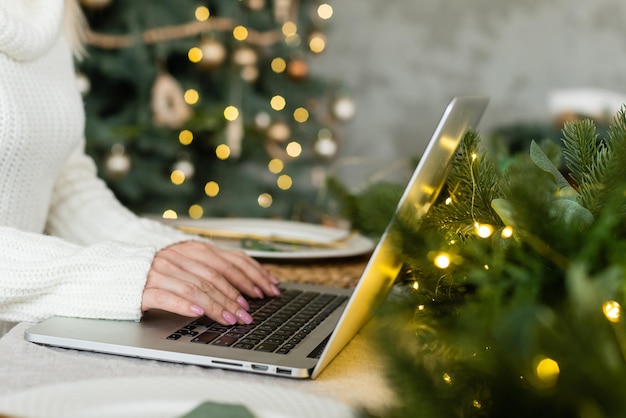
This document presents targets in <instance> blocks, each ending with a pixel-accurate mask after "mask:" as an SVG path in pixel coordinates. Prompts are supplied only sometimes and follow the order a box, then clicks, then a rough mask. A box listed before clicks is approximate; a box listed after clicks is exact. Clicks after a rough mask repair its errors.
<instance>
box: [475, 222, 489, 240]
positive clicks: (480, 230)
mask: <svg viewBox="0 0 626 418" xmlns="http://www.w3.org/2000/svg"><path fill="white" fill-rule="evenodd" d="M474 228H475V229H476V234H477V235H478V236H479V237H481V238H489V237H490V236H491V234H493V227H492V226H491V225H488V224H479V223H478V222H476V223H475V224H474Z"/></svg>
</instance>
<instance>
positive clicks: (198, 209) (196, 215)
mask: <svg viewBox="0 0 626 418" xmlns="http://www.w3.org/2000/svg"><path fill="white" fill-rule="evenodd" d="M188 213H189V217H190V218H191V219H200V218H202V215H204V209H203V208H202V206H200V205H191V206H189V211H188Z"/></svg>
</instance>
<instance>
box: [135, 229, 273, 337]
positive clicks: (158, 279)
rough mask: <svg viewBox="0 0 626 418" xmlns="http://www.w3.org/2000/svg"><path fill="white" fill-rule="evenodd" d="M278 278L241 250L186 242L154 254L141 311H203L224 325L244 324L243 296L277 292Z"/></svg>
mask: <svg viewBox="0 0 626 418" xmlns="http://www.w3.org/2000/svg"><path fill="white" fill-rule="evenodd" d="M277 284H278V280H277V279H276V278H275V277H273V276H271V275H270V274H269V273H268V272H267V271H266V270H264V269H263V267H262V266H261V265H260V264H259V263H258V262H257V261H256V260H254V259H252V258H250V257H249V256H247V255H246V254H245V253H243V252H241V251H233V250H226V249H221V248H218V247H216V246H214V245H211V244H208V243H204V242H197V241H186V242H181V243H178V244H174V245H171V246H169V247H167V248H164V249H162V250H161V251H159V252H157V253H156V255H155V257H154V260H153V262H152V266H151V268H150V271H149V272H148V280H147V282H146V286H145V288H144V291H143V299H142V303H141V310H142V311H147V310H149V309H162V310H165V311H169V312H174V313H177V314H179V315H184V316H200V315H206V316H207V317H209V318H211V319H213V320H214V321H216V322H219V323H220V324H224V325H233V324H235V323H241V324H249V323H250V322H252V317H251V316H250V314H248V312H247V310H248V309H249V306H248V303H247V301H246V299H245V298H244V297H243V296H242V294H241V293H240V292H243V293H244V294H245V295H247V296H249V297H256V298H263V297H265V296H278V295H280V291H279V290H278V288H277V287H276V285H277Z"/></svg>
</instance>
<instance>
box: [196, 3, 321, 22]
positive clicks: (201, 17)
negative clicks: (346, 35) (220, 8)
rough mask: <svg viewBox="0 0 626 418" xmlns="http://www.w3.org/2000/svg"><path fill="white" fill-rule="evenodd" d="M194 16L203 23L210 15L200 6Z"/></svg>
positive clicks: (207, 9)
mask: <svg viewBox="0 0 626 418" xmlns="http://www.w3.org/2000/svg"><path fill="white" fill-rule="evenodd" d="M318 13H319V12H318ZM195 15H196V19H197V20H198V21H200V22H204V21H205V20H208V19H209V16H211V13H210V12H209V8H208V7H206V6H200V7H198V8H196V13H195Z"/></svg>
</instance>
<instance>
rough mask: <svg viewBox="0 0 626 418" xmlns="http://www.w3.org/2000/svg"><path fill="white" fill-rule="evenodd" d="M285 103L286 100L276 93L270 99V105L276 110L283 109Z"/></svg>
mask: <svg viewBox="0 0 626 418" xmlns="http://www.w3.org/2000/svg"><path fill="white" fill-rule="evenodd" d="M286 105H287V101H286V100H285V98H284V97H283V96H280V95H278V94H277V95H276V96H274V97H272V98H271V99H270V106H271V107H272V109H274V110H276V111H279V110H283V109H284V108H285V106H286Z"/></svg>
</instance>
